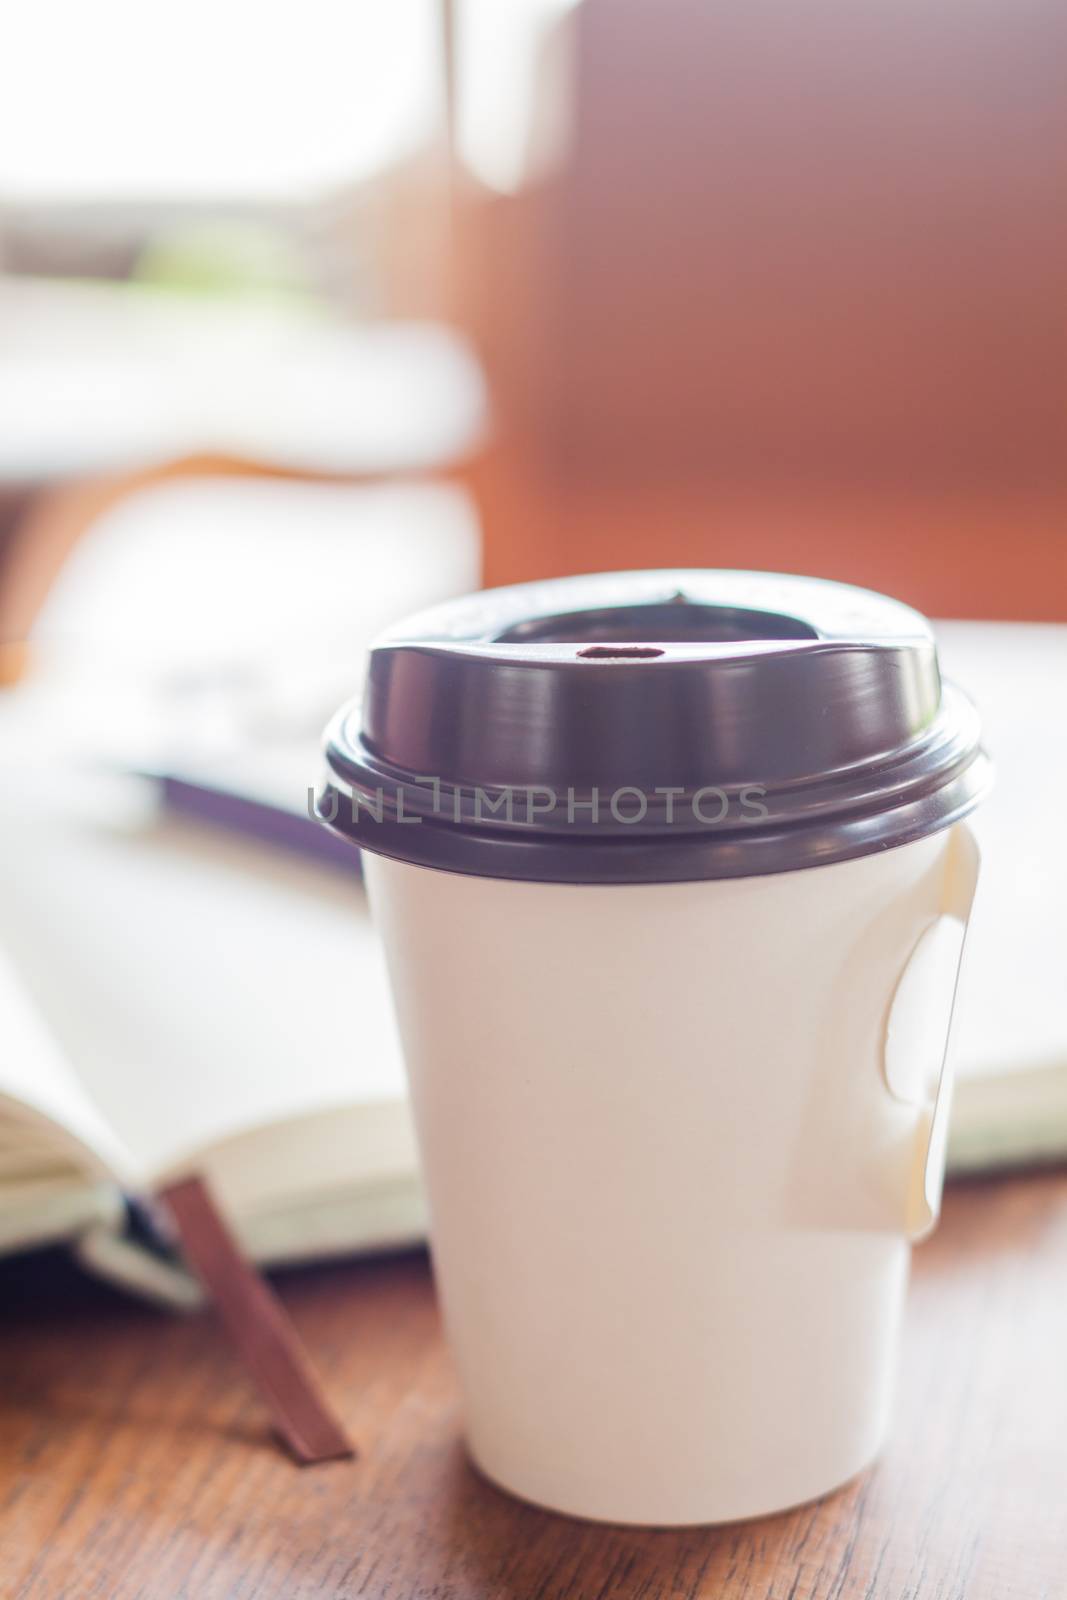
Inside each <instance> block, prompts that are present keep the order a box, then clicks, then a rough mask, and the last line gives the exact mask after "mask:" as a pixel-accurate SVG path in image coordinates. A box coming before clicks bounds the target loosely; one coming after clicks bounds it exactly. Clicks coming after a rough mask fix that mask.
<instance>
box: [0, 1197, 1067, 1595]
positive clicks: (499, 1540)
mask: <svg viewBox="0 0 1067 1600" xmlns="http://www.w3.org/2000/svg"><path fill="white" fill-rule="evenodd" d="M280 1285H281V1290H282V1294H283V1297H284V1299H285V1301H286V1303H287V1305H288V1307H289V1309H290V1311H291V1313H292V1315H293V1318H294V1320H295V1322H296V1324H297V1326H298V1328H299V1329H300V1331H301V1333H302V1334H303V1335H304V1337H305V1338H306V1339H307V1341H308V1345H309V1348H310V1349H311V1351H312V1353H313V1355H314V1359H315V1361H316V1364H317V1365H318V1366H319V1368H320V1370H321V1371H322V1373H323V1376H324V1378H325V1380H326V1382H327V1383H328V1385H329V1388H330V1393H331V1395H332V1396H334V1397H335V1398H336V1400H337V1401H338V1403H339V1405H340V1407H341V1411H342V1416H343V1420H344V1422H345V1424H346V1426H347V1427H348V1428H349V1430H350V1431H351V1433H352V1436H353V1437H354V1438H355V1439H356V1440H357V1442H358V1444H359V1447H360V1458H359V1459H358V1460H357V1461H355V1462H351V1463H348V1462H339V1463H333V1464H330V1465H327V1466H323V1467H318V1468H315V1469H312V1470H311V1471H304V1472H301V1471H299V1470H298V1469H297V1468H295V1467H294V1466H292V1465H291V1464H290V1462H289V1461H288V1460H287V1459H286V1458H285V1456H284V1455H283V1454H282V1453H281V1452H280V1451H279V1450H278V1448H277V1447H276V1446H275V1444H274V1443H273V1441H272V1440H271V1438H270V1436H269V1433H268V1431H267V1424H266V1422H265V1419H264V1416H263V1413H262V1411H261V1409H260V1406H259V1404H258V1402H257V1400H256V1399H255V1397H254V1396H253V1395H252V1394H250V1392H249V1390H248V1387H247V1385H246V1383H245V1381H244V1379H243V1378H242V1375H241V1374H240V1372H239V1371H238V1370H237V1368H236V1365H235V1362H234V1360H233V1358H232V1357H231V1355H230V1354H229V1351H228V1349H227V1347H226V1345H225V1342H224V1341H223V1339H222V1338H221V1337H220V1335H219V1333H218V1330H217V1329H216V1328H215V1326H214V1325H213V1321H212V1318H211V1316H210V1315H204V1316H198V1317H196V1318H193V1319H190V1320H175V1319H173V1318H170V1317H167V1316H165V1315H163V1314H161V1313H158V1314H157V1313H154V1312H152V1311H150V1310H147V1309H145V1308H142V1307H140V1306H135V1305H131V1304H129V1303H127V1302H125V1301H122V1300H120V1299H119V1298H118V1297H117V1296H113V1295H111V1294H110V1293H109V1292H108V1291H106V1290H103V1289H101V1288H98V1287H96V1286H93V1285H88V1284H86V1283H84V1282H81V1281H79V1280H78V1279H77V1278H76V1276H75V1275H74V1273H73V1271H72V1270H71V1269H69V1268H66V1267H64V1266H63V1265H62V1264H61V1263H58V1262H55V1261H51V1262H49V1261H44V1260H38V1261H37V1262H35V1263H20V1264H14V1265H9V1266H7V1267H6V1268H4V1270H3V1272H2V1273H0V1299H2V1302H3V1312H2V1315H0V1384H2V1387H3V1399H2V1405H0V1595H2V1596H3V1597H4V1600H60V1597H62V1600H94V1597H102V1600H184V1597H189V1600H301V1597H305V1596H329V1597H341V1596H344V1597H353V1600H357V1597H373V1600H564V1597H566V1600H607V1597H609V1596H620V1597H626V1600H686V1597H689V1600H695V1597H697V1596H701V1597H705V1596H707V1597H711V1596H715V1597H719V1600H1062V1596H1063V1595H1064V1593H1065V1592H1067V1364H1065V1358H1064V1353H1065V1351H1067V1173H1056V1174H1048V1175H1043V1176H1035V1177H1029V1178H1018V1179H1011V1180H1004V1181H1001V1182H997V1183H992V1182H990V1183H981V1184H969V1185H965V1186H959V1187H956V1188H954V1189H953V1190H952V1191H951V1192H950V1193H949V1195H948V1196H947V1200H946V1205H945V1214H944V1218H943V1222H942V1225H941V1228H940V1230H939V1231H938V1233H937V1234H936V1235H935V1236H934V1237H933V1239H932V1240H930V1241H929V1242H928V1243H927V1244H925V1245H924V1246H922V1248H921V1249H920V1250H919V1251H918V1253H917V1256H916V1268H915V1277H914V1283H913V1290H912V1296H911V1301H910V1305H909V1312H908V1322H907V1330H906V1340H905V1350H904V1361H903V1370H902V1377H901V1389H900V1406H899V1413H898V1419H897V1426H896V1429H895V1433H894V1437H893V1440H892V1443H891V1444H890V1446H889V1449H888V1450H887V1452H886V1454H885V1457H884V1458H883V1460H882V1462H881V1463H880V1464H879V1465H878V1466H877V1467H876V1468H874V1469H873V1470H872V1471H871V1472H869V1473H868V1474H866V1475H865V1476H864V1477H863V1478H862V1479H860V1480H859V1481H857V1482H856V1483H854V1484H852V1485H851V1486H849V1487H848V1488H846V1489H845V1490H843V1491H842V1492H840V1493H839V1494H837V1495H835V1496H833V1497H831V1498H830V1499H828V1500H825V1501H823V1502H822V1503H820V1504H817V1505H815V1506H810V1507H806V1508H803V1509H801V1510H799V1511H795V1512H793V1513H790V1514H788V1515H785V1516H780V1517H773V1518H767V1519H764V1520H762V1521H759V1522H753V1523H748V1524H741V1525H737V1526H733V1527H727V1528H720V1529H710V1530H707V1529H704V1530H686V1531H682V1532H658V1533H657V1532H645V1531H641V1530H631V1529H622V1528H613V1527H600V1526H594V1525H589V1524H581V1523H577V1522H569V1521H567V1520H565V1519H563V1518H559V1517H555V1516H551V1515H548V1514H545V1513H541V1512H538V1511H535V1510H533V1509H530V1508H528V1507H525V1506H522V1505H520V1504H518V1503H517V1502H515V1501H513V1500H511V1499H509V1498H508V1497H507V1496H505V1495H503V1494H501V1493H499V1492H498V1491H497V1490H495V1489H493V1488H492V1487H491V1486H490V1485H489V1484H487V1483H485V1482H484V1481H483V1480H481V1479H480V1478H479V1477H477V1476H476V1475H475V1473H474V1472H473V1471H472V1470H471V1469H470V1468H469V1467H468V1466H467V1464H466V1461H465V1459H464V1456H463V1451H462V1447H461V1444H460V1435H459V1430H460V1414H459V1406H458V1402H457V1397H456V1393H455V1388H454V1383H453V1376H452V1371H451V1368H450V1365H449V1361H448V1357H447V1354H446V1352H445V1349H444V1346H443V1344H442V1340H441V1335H440V1330H439V1326H438V1320H437V1311H436V1307H435V1303H434V1298H433V1293H432V1287H431V1283H430V1277H429V1272H428V1269H427V1266H426V1262H425V1260H424V1258H423V1257H422V1256H421V1255H418V1254H416V1255H410V1256H405V1257H397V1258H393V1259H391V1260H383V1261H377V1262H369V1263H363V1264H356V1265H347V1266H343V1267H335V1268H329V1269H327V1268H319V1269H315V1270H311V1271H305V1272H301V1273H294V1274H290V1275H288V1276H285V1277H283V1278H282V1279H281V1280H280ZM709 1447H710V1448H714V1441H709Z"/></svg>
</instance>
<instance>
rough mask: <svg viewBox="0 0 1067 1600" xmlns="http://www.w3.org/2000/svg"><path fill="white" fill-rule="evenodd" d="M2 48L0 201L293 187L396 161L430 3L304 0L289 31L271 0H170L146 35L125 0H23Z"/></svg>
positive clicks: (423, 127) (431, 16)
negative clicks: (161, 21) (216, 0)
mask: <svg viewBox="0 0 1067 1600" xmlns="http://www.w3.org/2000/svg"><path fill="white" fill-rule="evenodd" d="M4 57H5V66H6V68H7V70H6V72H5V82H4V94H3V97H2V99H0V195H2V196H3V197H4V198H5V199H10V198H12V197H20V196H22V197H27V198H32V199H35V200H47V199H53V200H67V201H78V200H81V201H83V202H84V201H92V200H101V199H113V198H116V197H121V196H125V195H132V196H135V197H137V198H141V197H142V196H144V195H159V196H166V197H174V198H178V199H182V198H186V197H188V196H190V195H195V196H200V197H205V198H206V197H209V196H218V197H220V198H222V199H224V200H230V199H232V197H234V196H237V197H238V198H239V199H251V198H253V197H258V198H283V197H285V196H287V195H291V194H293V193H306V192H307V191H308V190H312V191H313V190H315V189H318V188H321V187H322V186H323V185H326V184H331V183H336V182H351V181H353V180H354V179H360V178H365V177H368V176H370V175H372V174H373V173H375V172H378V171H381V170H382V169H383V168H386V167H388V166H389V165H391V164H395V163H396V162H397V161H399V160H402V159H403V158H404V157H405V156H406V155H408V154H410V153H411V151H412V150H413V149H415V148H417V147H418V146H419V144H421V143H424V142H425V141H426V140H427V138H428V137H429V136H430V135H431V134H432V131H433V128H434V125H435V120H436V115H437V110H438V104H439V89H438V81H439V76H440V67H439V53H438V22H437V12H436V6H435V4H434V0H390V3H389V4H388V5H382V6H378V5H352V4H351V3H349V0H305V4H304V5H303V6H302V7H301V11H300V25H299V26H296V25H295V19H294V14H293V11H292V9H291V7H289V6H288V5H286V4H284V3H282V0H228V3H227V4H226V5H225V6H218V5H215V4H213V3H212V0H186V4H185V5H183V6H182V8H181V10H180V11H176V12H173V13H172V14H170V15H169V16H168V18H167V26H166V30H165V33H164V34H162V35H161V33H160V29H159V27H158V25H157V22H156V21H153V20H152V19H151V18H150V16H149V14H148V12H147V10H146V9H145V8H144V7H143V6H141V5H139V4H138V3H137V0H97V3H96V4H95V5H94V6H93V7H92V9H91V13H90V11H89V10H88V9H83V8H82V7H80V6H71V5H69V4H68V3H67V0H38V3H37V4H35V5H33V6H29V7H25V8H20V10H19V11H18V12H17V13H14V12H13V13H11V14H10V15H8V16H7V17H6V18H5V24H4ZM89 62H91V64H92V70H91V71H87V70H86V63H89ZM45 85H47V92H44V88H43V86H45Z"/></svg>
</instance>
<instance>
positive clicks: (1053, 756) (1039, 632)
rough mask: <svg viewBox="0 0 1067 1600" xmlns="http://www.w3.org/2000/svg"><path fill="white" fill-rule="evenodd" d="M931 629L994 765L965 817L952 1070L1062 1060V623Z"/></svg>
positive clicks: (1065, 749)
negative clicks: (970, 835) (965, 875)
mask: <svg viewBox="0 0 1067 1600" xmlns="http://www.w3.org/2000/svg"><path fill="white" fill-rule="evenodd" d="M937 636H938V649H939V652H940V655H941V663H942V669H943V671H944V674H945V676H946V678H950V679H953V680H954V681H956V682H958V683H959V684H960V686H961V688H963V689H964V690H965V691H966V692H967V694H969V695H970V697H971V699H972V700H973V701H974V702H975V704H976V705H977V707H978V710H979V713H980V715H981V718H982V736H983V742H984V744H985V746H986V748H987V749H988V751H989V753H990V755H991V756H992V758H993V762H994V765H995V768H996V783H995V787H994V789H993V792H992V793H991V795H990V796H989V798H988V799H987V800H986V801H985V802H984V803H983V805H982V806H981V807H980V808H979V810H978V811H977V812H976V814H975V816H974V818H973V820H972V826H973V827H974V831H975V833H976V834H977V836H978V841H979V845H980V847H981V850H982V867H981V874H980V877H979V885H978V894H977V896H976V899H975V906H974V913H973V916H972V919H971V928H970V932H969V934H968V938H967V953H966V956H965V959H964V970H963V979H962V983H961V990H960V1010H959V1018H958V1023H957V1032H956V1060H957V1071H958V1072H959V1074H961V1075H962V1076H964V1078H966V1077H967V1076H973V1075H976V1074H984V1075H999V1074H1002V1073H1012V1072H1018V1071H1022V1070H1028V1069H1032V1068H1048V1069H1051V1070H1053V1071H1054V1070H1055V1069H1057V1068H1062V1069H1064V1070H1067V999H1065V994H1067V988H1065V974H1067V827H1065V826H1064V797H1065V795H1067V626H1060V625H1057V624H1051V623H1050V624H1044V623H1040V624H1039V623H1014V622H1012V623H1009V622H946V623H938V624H937ZM960 1088H961V1091H963V1092H962V1093H961V1094H960V1097H959V1107H960V1109H961V1110H962V1106H963V1101H964V1095H965V1092H966V1085H965V1084H961V1085H960Z"/></svg>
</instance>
